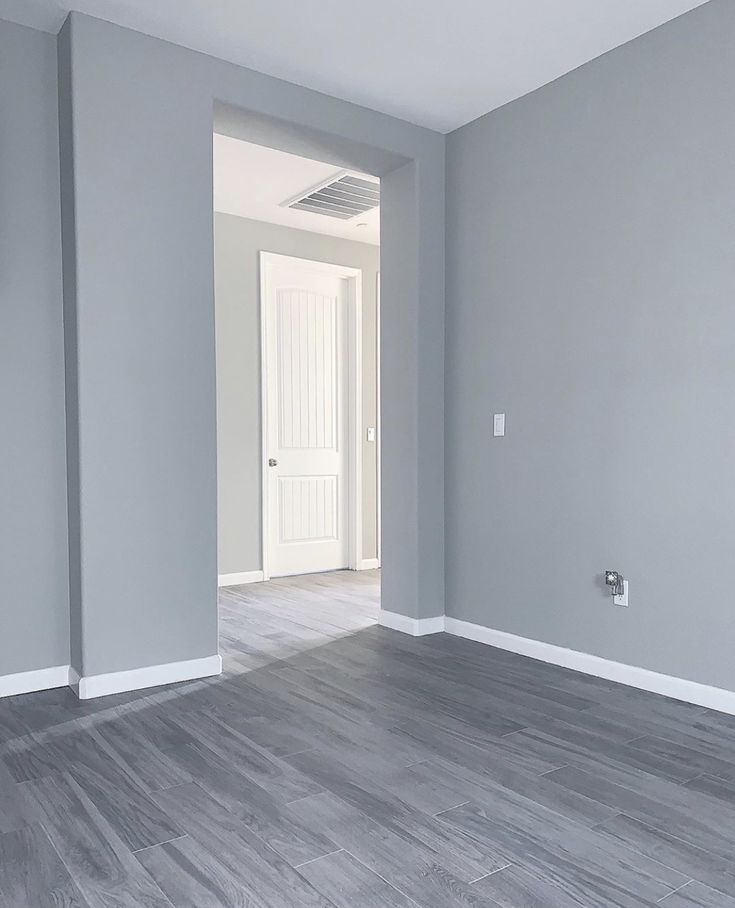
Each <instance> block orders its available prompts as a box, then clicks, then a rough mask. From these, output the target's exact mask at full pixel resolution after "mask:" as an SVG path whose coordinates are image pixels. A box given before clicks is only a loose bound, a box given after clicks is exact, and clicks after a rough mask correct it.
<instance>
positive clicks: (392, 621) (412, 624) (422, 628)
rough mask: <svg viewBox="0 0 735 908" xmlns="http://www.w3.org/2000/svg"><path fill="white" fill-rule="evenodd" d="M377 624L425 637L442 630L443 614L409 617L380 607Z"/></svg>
mask: <svg viewBox="0 0 735 908" xmlns="http://www.w3.org/2000/svg"><path fill="white" fill-rule="evenodd" d="M378 624H379V625H380V626H381V627H389V628H390V629H391V630H393V631H400V632H401V633H402V634H410V635H411V636H412V637H425V636H426V635H427V634H440V633H441V632H442V631H443V630H444V615H437V616H436V617H435V618H409V617H408V616H407V615H399V614H398V612H386V611H385V609H381V610H380V613H379V614H378Z"/></svg>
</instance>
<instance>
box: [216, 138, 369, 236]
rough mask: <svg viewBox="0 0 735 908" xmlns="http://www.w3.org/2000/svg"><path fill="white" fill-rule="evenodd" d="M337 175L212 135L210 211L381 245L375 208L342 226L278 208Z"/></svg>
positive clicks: (314, 164)
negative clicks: (212, 184)
mask: <svg viewBox="0 0 735 908" xmlns="http://www.w3.org/2000/svg"><path fill="white" fill-rule="evenodd" d="M341 173H344V171H343V170H340V169H339V168H338V167H334V166H333V165H332V164H324V163H323V162H321V161H312V160H311V159H310V158H300V157H298V155H294V154H287V153H286V152H285V151H276V150H275V149H273V148H264V147H263V146H262V145H252V144H251V143H250V142H242V141H241V140H240V139H231V138H230V137H229V136H220V135H216V134H215V137H214V209H215V211H223V212H225V213H226V214H236V215H239V216H240V217H244V218H252V219H253V220H256V221H267V222H268V223H270V224H283V225H285V226H286V227H297V228H299V229H300V230H309V231H311V232H312V233H325V234H327V235H328V236H340V237H345V238H346V239H349V240H356V241H358V242H361V243H372V244H374V245H376V246H377V245H378V244H379V243H380V214H379V209H378V208H373V209H372V210H371V211H367V212H365V214H361V215H358V216H357V217H354V218H351V219H350V220H348V221H342V220H339V219H337V218H331V217H327V216H325V215H323V214H312V213H311V212H309V211H298V210H296V209H293V208H287V207H283V204H282V203H283V202H285V201H287V200H290V199H292V198H293V197H294V196H296V195H300V194H302V193H305V192H306V191H307V190H309V189H311V188H312V187H314V186H316V185H318V184H319V183H322V182H324V181H326V180H329V179H331V178H332V177H335V176H338V175H339V174H341ZM369 179H374V177H369ZM359 224H363V225H364V226H362V227H360V226H358V225H359Z"/></svg>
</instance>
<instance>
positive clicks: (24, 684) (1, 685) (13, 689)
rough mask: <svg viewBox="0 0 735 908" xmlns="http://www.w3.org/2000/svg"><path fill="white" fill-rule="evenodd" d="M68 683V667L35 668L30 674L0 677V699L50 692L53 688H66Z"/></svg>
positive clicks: (21, 673)
mask: <svg viewBox="0 0 735 908" xmlns="http://www.w3.org/2000/svg"><path fill="white" fill-rule="evenodd" d="M68 683H69V666H68V665H53V666H51V667H50V668H37V669H34V670H33V671H30V672H16V673H15V674H12V675H0V697H13V696H15V695H16V694H30V693H33V692H34V691H39V690H51V689H52V688H54V687H66V686H67V684H68Z"/></svg>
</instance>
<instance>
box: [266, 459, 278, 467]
mask: <svg viewBox="0 0 735 908" xmlns="http://www.w3.org/2000/svg"><path fill="white" fill-rule="evenodd" d="M268 466H269V467H277V466H278V461H277V460H276V458H275V457H269V458H268Z"/></svg>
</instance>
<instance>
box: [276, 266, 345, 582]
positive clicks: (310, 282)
mask: <svg viewBox="0 0 735 908" xmlns="http://www.w3.org/2000/svg"><path fill="white" fill-rule="evenodd" d="M261 268H262V269H263V281H262V293H263V300H262V308H261V312H262V318H263V329H264V350H265V356H264V360H265V362H264V365H265V384H264V386H265V401H264V403H265V426H264V433H265V435H264V441H265V444H264V456H265V458H266V469H265V488H264V492H265V493H266V502H265V508H264V520H265V547H266V548H267V551H266V552H265V553H264V555H265V558H266V562H267V572H268V574H269V575H270V576H271V577H282V576H285V575H288V574H307V573H313V572H315V571H329V570H336V569H339V568H345V567H348V564H349V542H350V540H349V498H350V495H349V464H350V461H349V450H348V448H349V429H350V408H349V389H350V382H349V363H348V336H349V335H348V328H349V325H348V322H349V319H348V314H349V306H350V300H351V298H352V296H353V292H352V287H353V285H354V280H355V279H354V278H350V277H349V276H347V277H345V276H343V273H340V271H339V270H337V269H335V268H334V267H333V266H324V265H321V264H320V263H318V262H308V261H305V260H299V259H291V258H288V257H285V256H276V255H271V254H266V253H264V254H263V255H262V257H261Z"/></svg>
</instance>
